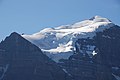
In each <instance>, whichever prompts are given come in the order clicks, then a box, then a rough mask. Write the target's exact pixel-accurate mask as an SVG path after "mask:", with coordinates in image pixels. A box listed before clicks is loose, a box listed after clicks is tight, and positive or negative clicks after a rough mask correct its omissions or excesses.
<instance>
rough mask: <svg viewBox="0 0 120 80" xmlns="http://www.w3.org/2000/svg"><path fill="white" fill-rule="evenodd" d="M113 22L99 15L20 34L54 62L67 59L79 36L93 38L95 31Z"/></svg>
mask: <svg viewBox="0 0 120 80" xmlns="http://www.w3.org/2000/svg"><path fill="white" fill-rule="evenodd" d="M113 25H114V24H113V23H112V22H111V21H110V20H108V19H106V18H102V17H99V16H95V17H93V18H91V19H89V20H84V21H81V22H78V23H75V24H72V25H63V26H59V27H55V28H45V29H43V30H41V31H40V32H38V33H35V34H33V35H22V36H23V37H24V38H26V39H27V40H29V41H31V42H32V43H34V44H35V45H37V46H38V47H39V48H41V49H42V51H44V52H45V54H46V55H48V56H49V57H50V58H52V59H53V60H55V61H56V62H58V61H59V59H68V58H69V56H70V55H72V54H73V50H74V44H75V41H76V40H77V39H79V38H88V37H89V38H91V39H92V38H93V37H94V36H95V35H96V32H102V31H103V30H105V29H108V28H110V27H111V26H113Z"/></svg>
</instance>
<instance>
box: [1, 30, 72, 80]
mask: <svg viewBox="0 0 120 80" xmlns="http://www.w3.org/2000/svg"><path fill="white" fill-rule="evenodd" d="M0 80H71V79H70V77H69V76H68V75H67V74H66V73H65V72H64V71H63V70H62V69H61V68H60V67H59V66H57V64H56V63H55V62H54V61H52V60H51V59H49V58H48V57H47V56H46V55H44V54H43V53H42V51H41V50H40V49H39V48H38V47H37V46H35V45H34V44H32V43H31V42H29V41H27V40H26V39H24V38H23V37H21V35H19V34H18V33H16V32H13V33H12V34H11V35H10V36H8V37H6V39H5V40H4V41H2V42H1V43H0Z"/></svg>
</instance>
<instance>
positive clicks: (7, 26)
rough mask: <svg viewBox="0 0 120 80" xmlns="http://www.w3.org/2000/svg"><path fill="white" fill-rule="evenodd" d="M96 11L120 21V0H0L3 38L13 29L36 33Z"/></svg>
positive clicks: (68, 22)
mask: <svg viewBox="0 0 120 80" xmlns="http://www.w3.org/2000/svg"><path fill="white" fill-rule="evenodd" d="M95 15H99V16H102V17H106V18H109V19H110V20H112V21H113V22H114V23H116V24H118V25H120V1H119V0H0V40H1V39H3V38H4V37H5V36H7V35H9V34H10V33H11V32H13V31H16V32H18V33H25V34H32V33H35V32H38V31H40V30H41V29H43V28H45V27H56V26H60V25H64V24H72V23H75V22H78V21H81V20H84V19H89V18H91V17H93V16H95Z"/></svg>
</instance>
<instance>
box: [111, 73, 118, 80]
mask: <svg viewBox="0 0 120 80" xmlns="http://www.w3.org/2000/svg"><path fill="white" fill-rule="evenodd" d="M112 75H113V76H114V77H115V78H116V79H117V80H120V77H119V76H117V75H115V74H112Z"/></svg>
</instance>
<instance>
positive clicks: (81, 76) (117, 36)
mask: <svg viewBox="0 0 120 80" xmlns="http://www.w3.org/2000/svg"><path fill="white" fill-rule="evenodd" d="M75 47H76V51H74V55H72V56H70V58H69V60H61V63H59V65H62V67H63V68H64V69H65V70H66V71H67V72H68V73H69V75H71V76H72V78H73V79H74V80H117V78H116V76H117V77H120V62H119V61H120V27H119V26H113V27H111V28H110V29H107V30H105V31H103V32H99V33H97V34H96V36H95V37H94V38H93V39H89V38H87V39H78V40H77V41H76V43H75ZM90 47H94V48H93V50H91V49H90ZM93 51H94V53H95V54H89V53H90V52H93Z"/></svg>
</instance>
